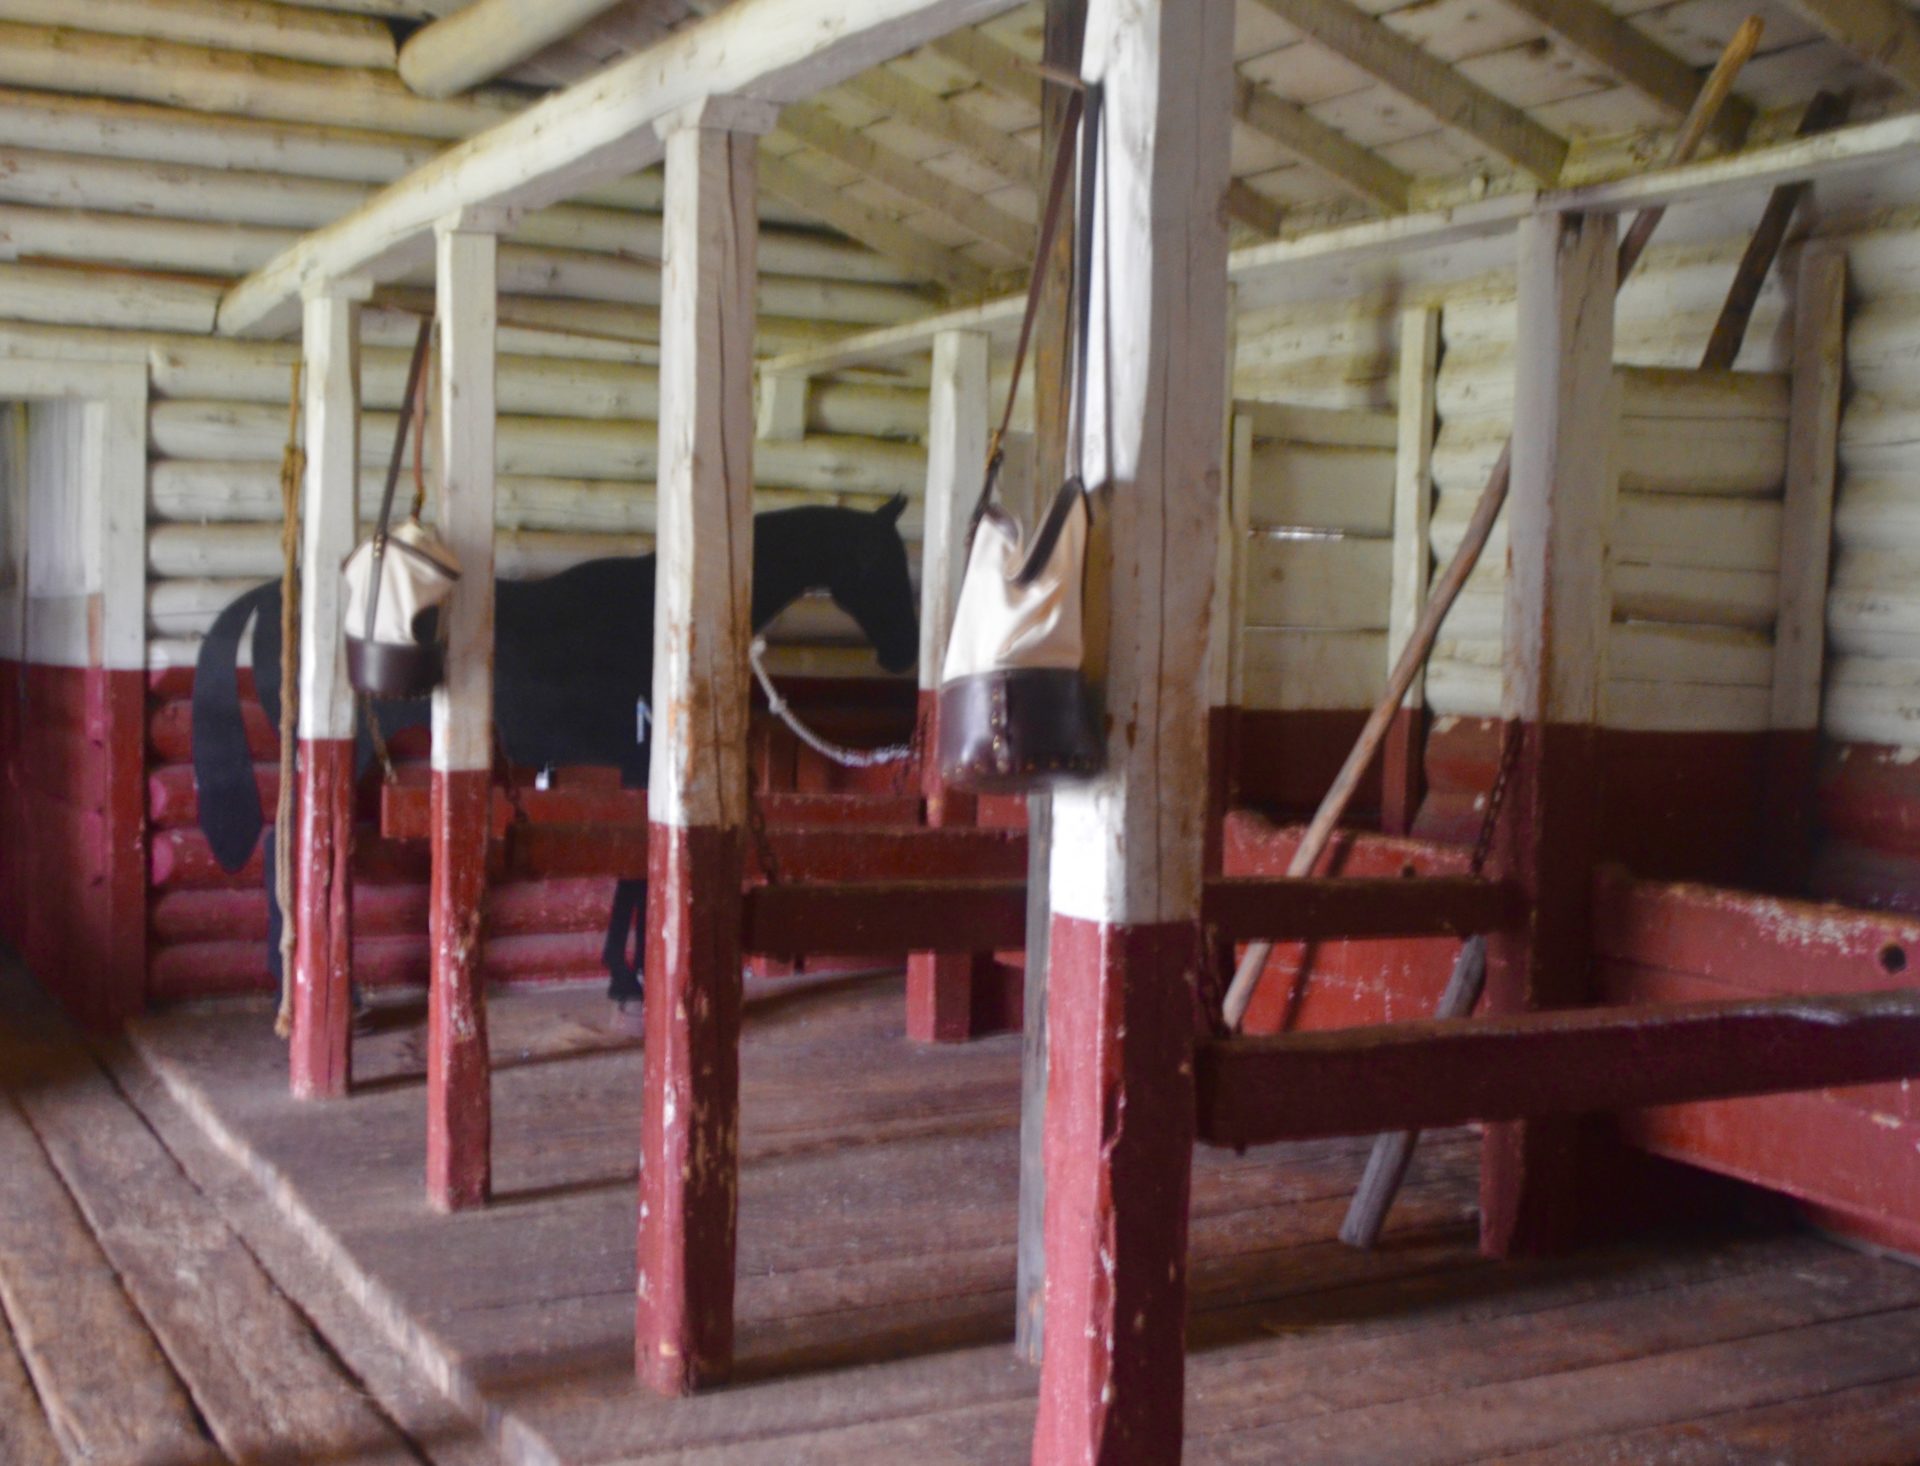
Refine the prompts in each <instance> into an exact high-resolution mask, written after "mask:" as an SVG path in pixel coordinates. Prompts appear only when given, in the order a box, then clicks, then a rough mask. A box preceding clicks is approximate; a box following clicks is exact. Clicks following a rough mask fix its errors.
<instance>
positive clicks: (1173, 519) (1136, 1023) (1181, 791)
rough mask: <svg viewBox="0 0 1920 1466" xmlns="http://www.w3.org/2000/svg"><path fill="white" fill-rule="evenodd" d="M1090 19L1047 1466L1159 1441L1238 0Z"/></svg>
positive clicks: (1174, 1414) (1187, 985)
mask: <svg viewBox="0 0 1920 1466" xmlns="http://www.w3.org/2000/svg"><path fill="white" fill-rule="evenodd" d="M1086 35H1087V43H1088V49H1087V57H1086V61H1085V64H1084V68H1083V69H1084V74H1085V75H1087V76H1088V77H1089V78H1092V79H1096V80H1099V81H1100V82H1102V83H1103V84H1104V86H1105V91H1106V105H1105V107H1104V109H1103V113H1104V129H1105V136H1104V138H1103V140H1102V152H1101V159H1100V177H1101V183H1102V187H1101V194H1102V197H1101V199H1100V202H1099V204H1098V206H1097V213H1096V218H1097V220H1098V221H1099V234H1100V236H1101V237H1100V238H1099V239H1098V240H1097V243H1096V248H1095V251H1094V260H1095V264H1094V274H1093V300H1094V302H1095V306H1094V310H1093V340H1092V351H1091V353H1090V360H1091V368H1090V371H1091V380H1090V383H1089V391H1088V394H1087V400H1088V404H1089V423H1088V431H1087V465H1086V467H1087V476H1088V480H1089V482H1091V483H1094V484H1098V485H1102V486H1103V488H1102V493H1101V513H1102V515H1103V516H1104V518H1105V531H1106V532H1105V535H1104V540H1105V543H1106V546H1107V551H1106V554H1105V556H1104V557H1097V560H1096V564H1095V567H1094V569H1095V572H1096V577H1101V575H1102V572H1104V577H1103V578H1104V581H1105V585H1106V588H1107V590H1108V592H1110V593H1108V594H1104V595H1101V594H1099V593H1098V592H1096V598H1095V599H1093V600H1092V602H1091V604H1092V605H1093V606H1094V607H1095V608H1096V610H1095V617H1094V619H1095V622H1096V624H1095V626H1094V627H1093V628H1092V635H1093V638H1094V640H1095V641H1096V642H1103V644H1104V651H1105V667H1104V669H1103V678H1102V681H1103V686H1104V692H1105V701H1106V716H1107V726H1108V730H1109V735H1108V748H1107V766H1106V769H1105V771H1104V772H1103V773H1102V774H1101V775H1100V776H1099V777H1098V778H1096V779H1094V780H1091V781H1089V782H1087V783H1083V784H1072V785H1063V786H1062V787H1061V788H1060V789H1059V790H1057V791H1056V792H1055V794H1054V830H1053V866H1052V873H1051V874H1052V895H1053V933H1052V940H1051V959H1050V963H1051V971H1050V974H1049V989H1050V990H1049V992H1048V996H1047V1034H1048V1042H1047V1048H1048V1067H1049V1083H1048V1091H1047V1116H1046V1166H1047V1195H1046V1265H1047V1292H1046V1298H1047V1320H1046V1357H1045V1359H1044V1361H1043V1363H1042V1365H1041V1376H1040V1412H1039V1420H1038V1424H1037V1426H1036V1430H1035V1436H1034V1447H1033V1459H1034V1460H1035V1461H1036V1462H1043V1463H1048V1466H1054V1463H1065V1462H1072V1463H1091V1462H1134V1461H1141V1462H1144V1461H1174V1460H1177V1459H1179V1455H1180V1439H1181V1424H1182V1408H1183V1395H1184V1389H1185V1378H1184V1377H1185V1340H1184V1333H1185V1328H1186V1239H1187V1203H1188V1190H1189V1174H1190V1170H1191V1166H1192V1159H1193V1155H1192V1151H1193V1136H1194V1109H1193V1106H1194V1091H1193V1065H1192V1061H1193V1040H1194V1030H1195V1018H1196V1005H1197V995H1196V990H1195V985H1196V982H1197V979H1198V974H1199V967H1200V961H1201V932H1200V925H1199V916H1200V891H1201V884H1202V881H1201V874H1202V865H1203V846H1204V835H1205V820H1206V801H1205V799H1203V798H1200V797H1197V795H1198V792H1199V791H1200V790H1202V789H1204V787H1205V780H1206V752H1207V750H1206V741H1207V722H1206V709H1207V619H1208V608H1209V603H1210V601H1211V599H1212V591H1213V587H1212V581H1213V561H1214V550H1215V544H1216V537H1217V533H1218V516H1219V512H1220V499H1221V492H1220V479H1221V456H1222V445H1221V427H1222V422H1223V415H1224V411H1225V404H1224V398H1223V392H1222V388H1223V386H1224V373H1223V372H1222V370H1221V363H1222V357H1223V353H1224V351H1225V343H1226V334H1225V333H1226V316H1227V311H1226V305H1227V278H1226V232H1225V227H1224V223H1223V221H1224V218H1225V210H1224V208H1223V205H1222V201H1223V198H1224V195H1225V191H1226V186H1227V151H1228V133H1229V129H1230V123H1231V114H1230V111H1229V108H1230V106H1231V103H1232V96H1233V88H1232V55H1233V5H1232V3H1231V0H1092V3H1090V4H1089V6H1088V13H1087V29H1086ZM1100 607H1104V616H1102V615H1101V614H1100V611H1099V609H1098V608H1100ZM1102 633H1104V635H1103V634H1102Z"/></svg>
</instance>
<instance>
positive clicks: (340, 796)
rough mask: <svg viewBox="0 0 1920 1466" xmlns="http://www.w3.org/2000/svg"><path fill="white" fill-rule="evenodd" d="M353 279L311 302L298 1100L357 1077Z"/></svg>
mask: <svg viewBox="0 0 1920 1466" xmlns="http://www.w3.org/2000/svg"><path fill="white" fill-rule="evenodd" d="M365 293H366V292H365V290H364V289H362V288H359V287H344V288H341V289H337V290H335V291H331V292H326V293H321V294H316V295H313V296H311V297H309V298H308V300H307V302H306V307H305V313H304V321H303V329H302V335H301V352H302V356H303V360H304V363H305V368H304V371H303V374H302V377H301V384H302V388H303V390H304V393H305V400H304V406H303V412H302V427H303V431H304V433H305V442H306V455H307V471H306V481H305V483H304V485H303V487H302V493H301V510H300V513H301V558H302V563H303V564H305V565H306V566H308V567H309V569H308V571H307V573H306V574H305V575H304V576H302V578H301V596H300V680H299V732H300V748H299V755H298V758H299V781H298V786H297V787H298V799H297V801H296V806H297V810H296V818H295V821H294V829H293V832H292V836H291V838H292V839H293V841H294V848H293V871H294V901H293V908H292V910H290V911H287V912H284V913H283V914H282V919H283V920H287V921H291V922H292V923H293V936H294V947H293V968H292V971H291V972H289V973H288V974H287V978H288V981H289V982H291V983H292V985H293V991H292V994H291V997H292V1002H291V1005H290V1006H291V1019H292V1032H291V1034H290V1035H289V1041H288V1046H287V1067H288V1080H289V1084H290V1087H291V1089H292V1091H293V1097H294V1098H295V1099H339V1098H341V1097H342V1096H344V1095H345V1094H346V1093H347V1089H348V1087H349V1085H350V1084H351V1082H352V1025H353V1014H352V984H353V953H352V941H351V923H352V914H353V905H352V899H353V881H352V855H353V731H354V730H353V718H354V699H353V689H352V688H351V687H350V686H349V684H348V682H347V664H346V644H345V640H344V638H343V634H342V633H343V628H342V625H341V616H342V614H343V608H342V603H341V601H342V598H341V585H340V576H339V575H338V574H337V569H338V567H339V565H340V564H341V562H342V561H343V560H345V558H346V556H347V554H348V552H349V551H351V550H352V548H353V542H354V538H355V536H356V535H357V534H358V532H359V513H358V508H357V506H358V503H359V487H360V302H361V300H362V299H363V298H364V297H365Z"/></svg>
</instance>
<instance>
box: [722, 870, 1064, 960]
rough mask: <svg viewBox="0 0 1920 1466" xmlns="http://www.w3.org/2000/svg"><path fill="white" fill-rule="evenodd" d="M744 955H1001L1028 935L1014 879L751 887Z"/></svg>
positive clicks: (1021, 890)
mask: <svg viewBox="0 0 1920 1466" xmlns="http://www.w3.org/2000/svg"><path fill="white" fill-rule="evenodd" d="M746 913H747V914H746V922H747V936H746V944H745V945H746V950H747V951H749V952H754V953H758V954H761V955H764V956H769V957H787V958H793V957H804V956H806V955H808V954H809V953H814V952H844V953H848V954H871V955H874V956H884V955H888V954H892V953H900V952H912V951H948V950H962V951H976V950H977V951H1001V950H1009V949H1013V948H1018V947H1019V946H1021V945H1022V944H1023V943H1024V942H1025V941H1026V934H1027V927H1026V923H1027V884H1026V881H1025V879H1024V878H1023V879H1020V880H984V881H983V880H974V881H964V880H941V881H859V882H846V883H836V884H824V883H816V884H803V885H779V886H756V887H754V888H753V889H751V890H749V891H748V892H747V893H746Z"/></svg>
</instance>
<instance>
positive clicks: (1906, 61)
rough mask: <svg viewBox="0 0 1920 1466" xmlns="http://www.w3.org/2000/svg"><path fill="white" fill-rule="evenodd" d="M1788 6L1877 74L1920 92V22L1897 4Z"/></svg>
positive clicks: (1821, 0) (1876, 0)
mask: <svg viewBox="0 0 1920 1466" xmlns="http://www.w3.org/2000/svg"><path fill="white" fill-rule="evenodd" d="M1787 8H1788V9H1790V10H1792V11H1793V12H1794V13H1795V14H1796V15H1798V16H1799V17H1800V18H1801V19H1802V20H1804V21H1806V22H1807V23H1808V24H1809V25H1811V26H1813V27H1814V28H1815V29H1817V30H1818V31H1819V32H1820V33H1821V34H1822V35H1824V36H1825V37H1826V38H1827V39H1828V40H1830V41H1832V42H1833V43H1834V44H1835V45H1836V46H1841V47H1844V48H1845V49H1846V50H1848V51H1850V52H1852V53H1853V55H1855V56H1856V57H1858V58H1859V59H1860V60H1861V61H1863V62H1865V63H1866V64H1867V65H1868V66H1871V67H1872V68H1873V69H1874V70H1875V71H1877V72H1879V73H1880V74H1881V75H1883V76H1887V77H1891V78H1892V79H1893V80H1894V81H1896V82H1898V83H1899V84H1900V85H1901V86H1902V87H1903V88H1904V89H1905V90H1907V91H1910V92H1920V20H1916V19H1915V18H1914V15H1913V12H1912V11H1910V10H1908V9H1907V8H1906V7H1905V6H1904V5H1901V4H1899V3H1897V0H1787Z"/></svg>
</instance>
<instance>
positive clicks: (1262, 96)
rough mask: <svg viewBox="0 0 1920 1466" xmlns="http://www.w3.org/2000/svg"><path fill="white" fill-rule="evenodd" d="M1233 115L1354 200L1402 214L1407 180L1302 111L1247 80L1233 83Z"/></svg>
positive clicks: (1408, 185) (1408, 187)
mask: <svg viewBox="0 0 1920 1466" xmlns="http://www.w3.org/2000/svg"><path fill="white" fill-rule="evenodd" d="M1233 115H1234V117H1235V118H1236V119H1237V120H1238V121H1239V122H1240V123H1241V124H1242V125H1244V126H1246V127H1249V128H1252V129H1253V130H1254V131H1255V132H1257V133H1260V134H1261V135H1263V136H1265V137H1267V138H1270V139H1272V140H1273V141H1274V142H1277V143H1278V144H1280V146H1281V147H1283V148H1285V149H1286V150H1287V151H1288V152H1289V153H1292V154H1293V155H1294V157H1296V158H1298V159H1299V160H1300V161H1301V162H1303V163H1305V164H1306V165H1307V166H1308V167H1310V168H1312V169H1314V170H1316V171H1317V172H1320V173H1323V174H1325V175H1326V176H1327V177H1328V178H1329V179H1331V180H1332V181H1333V182H1335V183H1337V184H1339V185H1340V187H1342V188H1344V189H1345V190H1346V191H1347V192H1348V193H1350V194H1352V195H1353V196H1354V197H1355V198H1358V199H1362V200H1364V201H1366V202H1367V203H1370V204H1377V205H1379V206H1380V207H1381V208H1383V209H1385V210H1386V211H1387V212H1388V213H1390V214H1399V213H1403V212H1405V210H1406V207H1407V199H1408V196H1409V194H1410V193H1411V191H1412V188H1413V180H1412V179H1411V178H1409V177H1408V176H1407V175H1406V174H1405V173H1402V172H1401V171H1400V170H1399V169H1398V168H1396V167H1394V166H1393V164H1391V163H1389V162H1388V161H1387V160H1386V159H1385V158H1383V157H1381V156H1380V155H1379V154H1378V153H1375V152H1372V151H1370V150H1369V149H1367V148H1363V147H1361V146H1360V144H1358V143H1357V142H1355V141H1353V139H1351V138H1349V137H1348V136H1347V135H1346V134H1345V133H1343V132H1339V131H1337V130H1336V129H1334V128H1331V127H1328V126H1327V125H1326V123H1324V122H1321V121H1320V120H1319V119H1318V118H1316V117H1314V116H1313V115H1312V114H1311V113H1309V112H1307V111H1306V110H1305V109H1304V108H1302V107H1296V106H1295V105H1294V104H1293V103H1292V102H1288V101H1285V100H1283V99H1282V98H1280V97H1276V96H1275V95H1274V94H1273V93H1272V92H1270V91H1268V90H1267V89H1266V88H1265V87H1263V86H1261V85H1260V84H1259V83H1258V82H1256V81H1255V80H1253V78H1252V77H1247V76H1243V77H1241V78H1240V79H1239V81H1238V83H1237V84H1236V90H1235V93H1234V104H1233Z"/></svg>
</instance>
